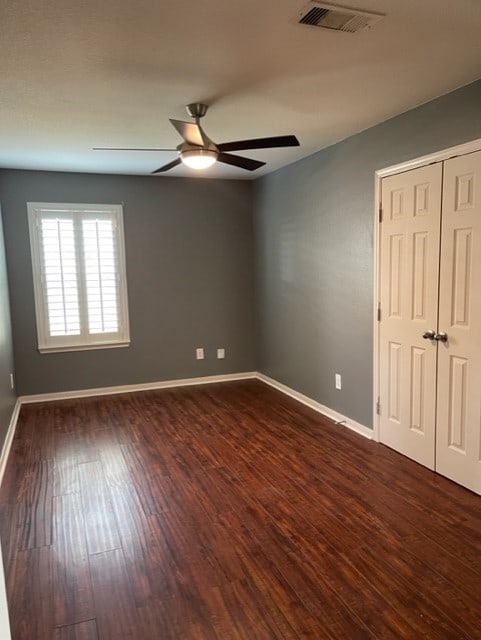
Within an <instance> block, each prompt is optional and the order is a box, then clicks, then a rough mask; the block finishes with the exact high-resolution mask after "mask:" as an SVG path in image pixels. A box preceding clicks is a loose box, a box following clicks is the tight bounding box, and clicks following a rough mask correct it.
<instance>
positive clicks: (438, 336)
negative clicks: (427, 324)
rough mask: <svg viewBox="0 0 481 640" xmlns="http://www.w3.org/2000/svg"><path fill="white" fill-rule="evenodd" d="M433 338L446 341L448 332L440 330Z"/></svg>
mask: <svg viewBox="0 0 481 640" xmlns="http://www.w3.org/2000/svg"><path fill="white" fill-rule="evenodd" d="M434 339H435V340H437V341H438V342H447V340H448V334H447V333H445V332H444V331H440V332H439V333H437V334H436V335H435V336H434Z"/></svg>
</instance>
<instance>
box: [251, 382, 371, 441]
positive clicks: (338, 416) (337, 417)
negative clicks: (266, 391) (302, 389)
mask: <svg viewBox="0 0 481 640" xmlns="http://www.w3.org/2000/svg"><path fill="white" fill-rule="evenodd" d="M256 378H257V379H258V380H261V381H262V382H265V383H266V384H268V385H270V386H271V387H274V389H277V390H278V391H281V392H282V393H285V394H286V395H287V396H290V397H291V398H294V400H297V401H298V402H302V404H305V405H306V406H308V407H310V408H311V409H314V411H318V412H319V413H322V415H324V416H326V417H327V418H330V419H331V420H333V421H334V422H336V423H337V424H339V425H340V426H342V427H347V428H348V429H350V430H351V431H355V432H356V433H358V434H359V435H361V436H364V437H365V438H368V439H369V440H372V437H373V431H372V429H369V427H365V426H364V425H363V424H361V423H359V422H356V421H355V420H352V419H351V418H348V417H347V416H343V415H342V413H338V412H337V411H334V409H330V408H329V407H326V406H324V405H323V404H321V403H320V402H317V401H316V400H313V399H312V398H309V397H308V396H305V395H304V394H302V393H299V391H295V390H294V389H291V387H288V386H287V385H285V384H282V382H278V381H277V380H274V378H269V376H266V375H264V374H263V373H258V374H257V375H256Z"/></svg>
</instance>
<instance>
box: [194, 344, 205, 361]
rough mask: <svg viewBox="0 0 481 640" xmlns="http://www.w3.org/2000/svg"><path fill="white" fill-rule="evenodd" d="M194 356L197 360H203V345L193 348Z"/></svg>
mask: <svg viewBox="0 0 481 640" xmlns="http://www.w3.org/2000/svg"><path fill="white" fill-rule="evenodd" d="M195 357H196V359H197V360H203V359H204V357H205V356H204V347H198V348H197V349H196V350H195Z"/></svg>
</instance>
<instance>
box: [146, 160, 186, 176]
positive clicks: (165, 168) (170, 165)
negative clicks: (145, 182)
mask: <svg viewBox="0 0 481 640" xmlns="http://www.w3.org/2000/svg"><path fill="white" fill-rule="evenodd" d="M181 162H182V160H181V159H180V158H176V159H175V160H172V162H169V163H168V164H164V166H163V167H160V168H159V169H156V170H155V171H152V173H164V171H168V170H169V169H173V168H174V167H176V166H177V165H179V164H181Z"/></svg>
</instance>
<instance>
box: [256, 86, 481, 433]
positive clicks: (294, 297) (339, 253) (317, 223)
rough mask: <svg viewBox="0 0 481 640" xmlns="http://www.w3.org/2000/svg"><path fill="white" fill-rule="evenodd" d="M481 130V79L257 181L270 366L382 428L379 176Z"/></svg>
mask: <svg viewBox="0 0 481 640" xmlns="http://www.w3.org/2000/svg"><path fill="white" fill-rule="evenodd" d="M379 99H382V93H381V92H380V95H379ZM480 137H481V81H478V82H476V83H474V84H472V85H469V86H467V87H464V88H462V89H460V90H458V91H455V92H453V93H451V94H448V95H446V96H443V97H442V98H439V99H437V100H434V101H432V102H430V103H428V104H426V105H423V106H421V107H418V108H416V109H413V110H412V111H409V112H407V113H405V114H403V115H401V116H398V117H396V118H393V119H391V120H389V121H387V122H384V123H382V124H380V125H378V126H376V127H373V128H371V129H369V130H367V131H364V132H363V133H360V134H358V135H356V136H353V137H351V138H348V139H347V140H344V141H343V142H340V143H338V144H336V145H334V146H332V147H330V148H328V149H325V150H323V151H321V152H319V153H317V154H315V155H313V156H311V157H309V158H307V159H305V160H302V161H300V162H297V163H296V164H294V165H291V166H289V167H287V168H285V169H281V170H279V171H277V172H275V173H274V174H271V175H269V176H266V177H265V178H262V179H260V180H259V181H257V183H256V191H255V196H256V198H255V202H256V217H255V228H256V242H257V246H256V271H257V307H258V351H259V366H260V370H261V371H262V372H263V373H265V374H266V375H269V376H271V377H273V378H275V379H277V380H279V381H281V382H283V383H284V384H287V385H288V386H290V387H292V388H294V389H296V390H297V391H300V392H302V393H304V394H306V395H308V396H310V397H311V398H314V399H315V400H317V401H318V402H320V403H322V404H324V405H327V406H328V407H330V408H332V409H335V410H337V411H339V412H340V413H342V414H344V415H347V416H349V417H350V418H352V419H354V420H357V421H358V422H360V423H361V424H364V425H366V426H372V353H373V332H372V323H373V311H372V309H373V289H374V287H373V277H374V276H373V273H374V172H375V171H376V170H377V169H382V168H384V167H387V166H389V165H393V164H397V163H400V162H403V161H405V160H408V159H413V158H417V157H419V156H422V155H426V154H428V153H432V152H434V151H438V150H441V149H444V148H447V147H450V146H454V145H457V144H461V143H463V142H467V141H469V140H473V139H476V138H480ZM335 373H340V374H341V375H342V385H343V387H342V391H336V390H335V387H334V374H335Z"/></svg>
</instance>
